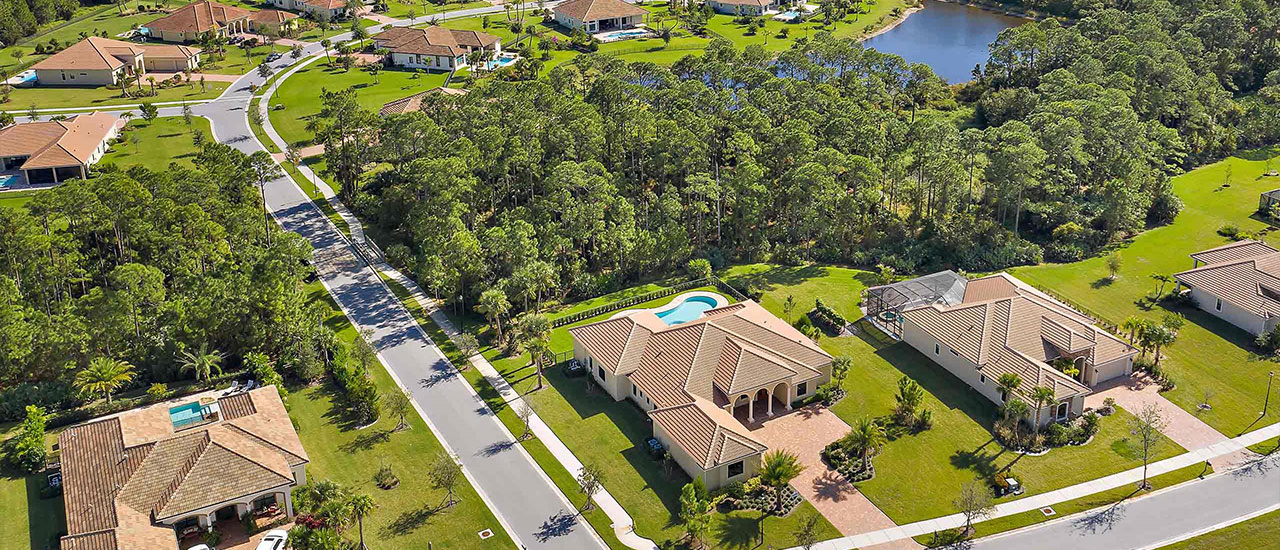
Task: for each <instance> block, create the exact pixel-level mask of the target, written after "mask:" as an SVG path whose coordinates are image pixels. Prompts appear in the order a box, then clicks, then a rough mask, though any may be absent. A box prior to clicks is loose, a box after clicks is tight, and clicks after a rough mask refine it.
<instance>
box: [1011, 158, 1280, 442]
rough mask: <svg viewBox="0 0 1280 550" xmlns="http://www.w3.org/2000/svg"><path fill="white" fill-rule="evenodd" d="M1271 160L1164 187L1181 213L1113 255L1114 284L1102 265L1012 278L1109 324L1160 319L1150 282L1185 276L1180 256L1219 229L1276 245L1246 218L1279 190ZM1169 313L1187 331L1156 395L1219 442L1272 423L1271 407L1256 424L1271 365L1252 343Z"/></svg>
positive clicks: (1036, 270)
mask: <svg viewBox="0 0 1280 550" xmlns="http://www.w3.org/2000/svg"><path fill="white" fill-rule="evenodd" d="M1277 153H1280V151H1278V150H1276V149H1269V150H1259V151H1251V152H1245V153H1241V154H1240V155H1238V156H1235V157H1232V158H1229V159H1227V160H1225V161H1222V162H1217V163H1214V164H1210V165H1208V166H1204V167H1202V168H1199V169H1196V170H1193V171H1191V172H1188V173H1187V174H1184V175H1181V176H1179V177H1177V178H1174V179H1173V187H1174V191H1175V192H1176V193H1177V194H1178V196H1179V197H1181V198H1182V202H1183V203H1184V204H1185V207H1184V208H1183V210H1182V213H1181V214H1179V215H1178V218H1177V219H1176V220H1175V221H1174V222H1173V223H1172V224H1170V225H1167V226H1163V227H1158V228H1154V229H1151V230H1149V231H1146V232H1144V233H1142V234H1140V235H1138V236H1137V237H1135V238H1134V239H1132V240H1130V241H1127V242H1125V243H1122V244H1121V245H1119V246H1118V247H1116V250H1118V251H1119V253H1120V256H1121V258H1122V259H1123V267H1122V268H1121V269H1120V273H1119V277H1118V278H1117V279H1115V280H1114V281H1109V280H1108V279H1107V268H1106V266H1105V262H1104V260H1103V258H1102V257H1097V258H1091V259H1088V260H1084V261H1081V262H1075V263H1070V264H1051V265H1042V266H1036V267H1028V268H1020V269H1016V270H1013V273H1014V274H1015V275H1017V276H1018V277H1019V278H1021V279H1022V280H1024V281H1026V282H1028V283H1031V284H1034V285H1037V286H1040V287H1043V288H1047V289H1049V290H1052V291H1053V292H1055V293H1057V294H1059V295H1062V296H1066V297H1067V298H1069V299H1070V300H1072V301H1073V302H1077V303H1079V304H1082V305H1083V306H1084V307H1086V308H1088V309H1090V310H1092V311H1093V312H1095V314H1096V315H1100V316H1102V317H1104V318H1105V320H1107V321H1109V322H1111V323H1120V322H1122V321H1123V320H1124V319H1125V318H1127V317H1129V316H1132V315H1136V316H1139V317H1144V318H1149V319H1159V318H1160V316H1161V315H1163V314H1164V313H1165V311H1166V309H1165V308H1164V306H1161V305H1152V304H1151V303H1150V302H1149V301H1148V300H1146V299H1145V297H1146V296H1147V295H1148V294H1152V293H1154V292H1155V290H1156V286H1157V284H1156V282H1155V281H1153V280H1152V279H1151V278H1150V275H1151V274H1153V273H1161V274H1166V275H1171V274H1173V273H1177V272H1179V271H1183V270H1187V269H1191V267H1192V261H1191V259H1190V258H1188V257H1187V255H1188V254H1190V253H1192V252H1196V251H1199V250H1203V249H1206V248H1211V247H1214V246H1219V245H1222V244H1226V243H1228V242H1230V241H1229V239H1227V238H1226V237H1223V236H1221V235H1218V234H1217V233H1216V230H1217V229H1218V228H1219V227H1221V226H1223V225H1226V224H1234V225H1236V226H1238V227H1239V228H1240V229H1242V230H1245V231H1249V232H1254V233H1259V232H1266V233H1267V234H1266V236H1265V238H1266V240H1268V241H1269V242H1271V244H1273V245H1276V244H1280V238H1277V237H1276V236H1275V235H1273V234H1271V233H1270V232H1267V229H1268V225H1267V224H1266V223H1263V222H1262V221H1259V220H1256V219H1253V218H1251V217H1250V216H1252V215H1253V214H1254V210H1255V209H1256V208H1257V205H1258V194H1259V193H1261V192H1263V191H1267V190H1271V189H1275V188H1276V187H1280V178H1273V177H1266V176H1263V175H1262V174H1263V172H1264V171H1265V166H1266V159H1267V158H1269V157H1272V156H1275V155H1276V154H1277ZM1228 174H1230V181H1229V182H1228V181H1227V175H1228ZM1227 183H1229V184H1230V185H1229V186H1227V185H1225V184H1227ZM1167 290H1169V288H1168V287H1166V291H1167ZM1177 311H1178V312H1179V313H1182V314H1184V315H1186V316H1187V321H1188V322H1187V324H1186V326H1185V327H1184V328H1183V329H1182V330H1181V331H1180V333H1179V335H1178V341H1177V343H1176V344H1175V345H1174V346H1172V347H1169V348H1166V351H1165V354H1166V356H1167V357H1166V359H1165V360H1164V361H1162V362H1161V366H1162V367H1164V368H1165V370H1166V371H1167V372H1168V375H1169V376H1170V377H1172V378H1173V380H1174V381H1175V382H1176V383H1177V388H1176V389H1174V390H1173V391H1169V392H1165V393H1164V394H1163V395H1164V396H1165V397H1166V398H1168V399H1169V400H1170V401H1172V402H1174V403H1176V404H1177V405H1178V406H1179V407H1182V408H1183V409H1185V410H1187V411H1189V412H1191V413H1192V414H1195V415H1196V416H1198V417H1199V418H1200V419H1201V420H1203V421H1204V422H1206V423H1207V424H1209V425H1210V426H1213V427H1214V428H1215V429H1217V430H1218V431H1220V432H1222V433H1223V434H1225V435H1227V436H1228V437H1235V436H1236V435H1239V434H1241V433H1243V432H1247V431H1250V430H1254V429H1257V428H1261V427H1263V426H1266V425H1269V424H1273V423H1275V422H1277V421H1280V408H1276V407H1272V409H1271V414H1269V415H1267V416H1265V417H1259V414H1258V412H1259V411H1261V410H1262V402H1263V398H1264V397H1265V391H1266V387H1267V372H1268V371H1272V370H1275V369H1276V363H1275V362H1273V361H1272V360H1270V359H1268V358H1265V357H1262V356H1260V355H1258V354H1257V353H1256V350H1255V349H1254V347H1253V344H1252V341H1253V338H1252V336H1250V335H1249V334H1248V333H1246V332H1245V331H1243V330H1241V329H1239V328H1236V327H1235V326H1233V325H1231V324H1228V323H1226V322H1225V321H1221V320H1218V318H1216V317H1213V316H1212V315H1209V314H1208V313H1205V312H1203V311H1200V310H1199V309H1195V308H1190V307H1181V308H1177ZM1277 386H1280V385H1277ZM1278 390H1280V387H1278V388H1276V389H1273V392H1275V393H1274V394H1273V395H1272V398H1273V399H1272V401H1275V400H1276V398H1278V397H1280V391H1278ZM1206 392H1208V393H1209V394H1210V397H1209V403H1210V404H1211V405H1212V406H1213V408H1212V410H1209V411H1202V410H1200V409H1199V408H1198V407H1197V405H1199V404H1200V403H1201V402H1202V401H1203V400H1204V398H1205V394H1206Z"/></svg>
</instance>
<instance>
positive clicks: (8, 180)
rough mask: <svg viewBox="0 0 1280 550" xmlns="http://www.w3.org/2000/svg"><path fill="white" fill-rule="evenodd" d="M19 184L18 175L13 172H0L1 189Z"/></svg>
mask: <svg viewBox="0 0 1280 550" xmlns="http://www.w3.org/2000/svg"><path fill="white" fill-rule="evenodd" d="M17 184H18V176H15V175H12V174H0V189H4V188H6V187H9V186H10V185H17Z"/></svg>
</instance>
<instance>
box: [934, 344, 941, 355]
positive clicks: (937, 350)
mask: <svg viewBox="0 0 1280 550" xmlns="http://www.w3.org/2000/svg"><path fill="white" fill-rule="evenodd" d="M941 353H942V344H934V345H933V354H934V355H938V354H941Z"/></svg>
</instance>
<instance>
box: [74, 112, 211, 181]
mask: <svg viewBox="0 0 1280 550" xmlns="http://www.w3.org/2000/svg"><path fill="white" fill-rule="evenodd" d="M196 131H201V132H204V135H205V136H206V137H209V136H210V135H211V134H210V130H209V120H208V119H206V118H203V117H198V116H193V117H191V125H190V126H187V123H186V121H184V120H183V118H182V117H159V118H157V119H155V120H154V121H151V122H147V121H145V120H140V119H133V120H130V121H129V123H128V124H127V125H125V127H124V131H122V132H121V133H120V138H121V139H120V141H119V142H117V143H116V144H115V145H113V146H112V147H111V151H110V152H108V153H107V154H105V155H103V156H102V160H100V161H98V162H99V164H108V163H110V164H115V165H116V166H119V167H120V168H121V169H126V168H129V167H130V166H135V165H141V166H145V167H147V168H150V169H151V170H164V169H166V168H168V167H169V163H171V162H176V163H178V164H179V165H181V166H186V167H191V166H192V161H193V159H194V158H195V156H196V152H197V150H196V146H195V144H194V143H193V142H192V134H193V133H194V132H196ZM135 138H136V139H137V141H138V142H137V143H133V141H134V139H135Z"/></svg>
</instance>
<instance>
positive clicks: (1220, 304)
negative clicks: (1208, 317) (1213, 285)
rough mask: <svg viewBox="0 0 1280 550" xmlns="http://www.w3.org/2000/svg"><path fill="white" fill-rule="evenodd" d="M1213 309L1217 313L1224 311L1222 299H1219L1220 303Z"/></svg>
mask: <svg viewBox="0 0 1280 550" xmlns="http://www.w3.org/2000/svg"><path fill="white" fill-rule="evenodd" d="M1213 309H1214V310H1216V311H1222V298H1218V303H1216V304H1214V305H1213Z"/></svg>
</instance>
